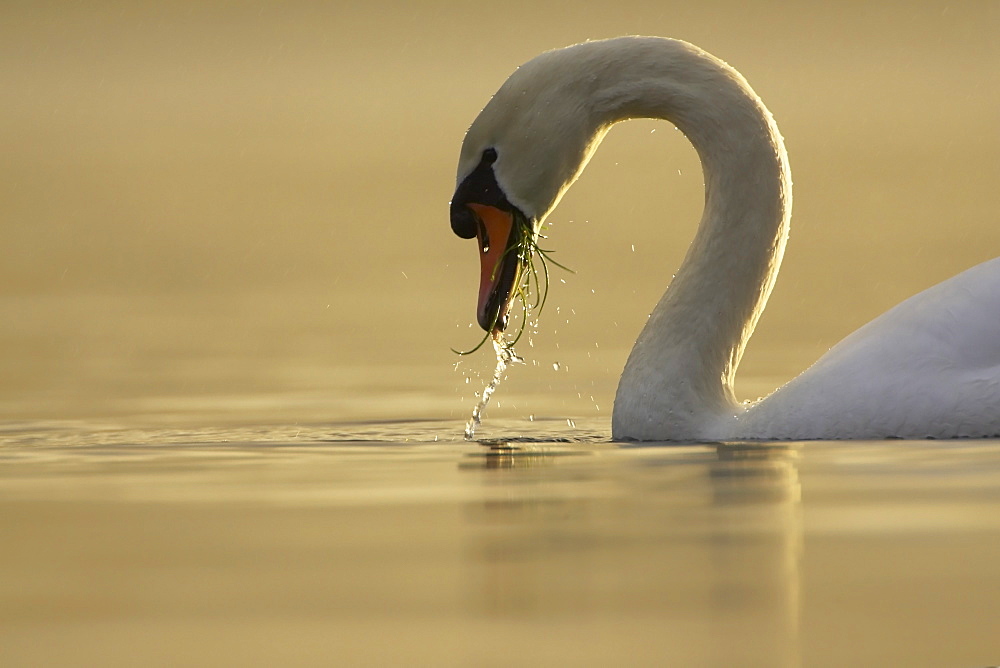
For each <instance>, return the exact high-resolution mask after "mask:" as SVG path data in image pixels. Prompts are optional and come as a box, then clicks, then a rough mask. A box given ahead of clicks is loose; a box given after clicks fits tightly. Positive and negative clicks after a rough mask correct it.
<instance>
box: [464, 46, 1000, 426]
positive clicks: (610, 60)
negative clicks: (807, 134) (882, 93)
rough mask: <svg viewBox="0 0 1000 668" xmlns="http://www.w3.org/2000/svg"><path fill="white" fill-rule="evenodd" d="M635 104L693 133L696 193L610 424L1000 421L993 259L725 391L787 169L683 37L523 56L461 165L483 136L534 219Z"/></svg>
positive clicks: (745, 103)
mask: <svg viewBox="0 0 1000 668" xmlns="http://www.w3.org/2000/svg"><path fill="white" fill-rule="evenodd" d="M637 117H649V118H663V119H666V120H669V121H671V122H672V123H674V124H675V125H676V126H677V127H678V128H679V129H680V130H681V131H682V132H684V134H685V135H686V136H687V137H688V138H689V139H690V140H691V142H692V144H693V145H694V147H695V149H696V150H697V151H698V155H699V157H700V159H701V162H702V167H703V170H704V173H705V184H706V202H705V211H704V214H703V216H702V221H701V225H700V226H699V229H698V233H697V235H696V237H695V239H694V241H693V242H692V244H691V247H690V249H689V250H688V253H687V256H686V258H685V260H684V262H683V263H682V265H681V267H680V269H679V270H678V271H677V274H676V276H675V279H674V281H673V282H672V283H671V285H670V287H669V288H668V290H667V292H666V293H665V294H664V296H663V298H661V300H660V302H659V303H658V304H657V306H656V308H655V309H654V310H653V312H652V314H651V315H650V318H649V320H648V321H647V323H646V326H645V328H644V329H643V331H642V333H641V334H640V336H639V338H638V340H637V341H636V345H635V347H634V348H633V350H632V353H631V355H630V356H629V360H628V362H627V364H626V366H625V370H624V371H623V374H622V378H621V381H620V384H619V388H618V393H617V396H616V398H615V409H614V416H613V432H614V436H615V437H616V438H634V439H640V440H729V439H787V438H793V439H811V438H884V437H937V438H949V437H962V436H968V437H975V436H996V435H1000V259H998V260H993V261H990V262H986V263H984V264H981V265H979V266H977V267H974V268H972V269H970V270H968V271H966V272H964V273H962V274H960V275H959V276H956V277H954V278H952V279H950V280H949V281H946V282H944V283H942V284H940V285H938V286H935V287H933V288H931V289H929V290H927V291H925V292H922V293H920V294H918V295H916V296H914V297H912V298H910V299H908V300H907V301H905V302H903V303H902V304H900V305H898V306H897V307H895V308H894V309H892V310H890V311H888V312H887V313H885V314H884V315H882V316H881V317H879V318H877V319H876V320H874V321H872V322H871V323H869V324H868V325H866V326H865V327H862V328H861V329H859V330H858V331H857V332H855V333H854V334H852V335H851V336H849V337H847V338H846V339H844V340H843V341H842V342H841V343H840V344H838V345H837V346H835V347H834V348H833V349H831V350H830V351H829V353H827V354H826V355H825V356H824V357H823V358H821V359H820V360H819V361H818V362H816V364H814V365H813V366H812V367H810V368H809V369H807V370H806V371H805V372H804V373H802V374H801V375H800V376H798V377H797V378H795V379H794V380H792V381H791V382H789V383H788V384H786V385H784V386H783V387H781V388H779V389H778V390H777V391H775V392H774V393H773V394H771V395H770V396H769V397H767V398H765V399H763V400H760V401H758V402H754V403H739V402H737V401H736V399H735V396H734V393H733V381H734V376H735V371H736V367H737V365H738V364H739V360H740V357H741V356H742V353H743V348H744V346H745V344H746V341H747V339H748V338H749V336H750V334H751V333H752V331H753V328H754V326H755V324H756V321H757V318H758V317H759V315H760V312H761V311H762V310H763V308H764V304H765V303H766V301H767V297H768V295H769V294H770V291H771V287H772V286H773V284H774V280H775V277H776V276H777V271H778V265H779V264H780V262H781V257H782V254H783V251H784V246H785V241H786V239H787V235H788V223H789V219H790V216H791V173H790V170H789V168H788V160H787V156H786V154H785V148H784V143H783V141H782V138H781V135H780V134H779V132H778V129H777V126H776V125H775V124H774V121H773V119H772V117H771V114H770V113H769V112H768V110H767V109H766V107H764V105H763V103H762V102H761V101H760V99H759V98H758V97H757V95H756V94H755V93H754V92H753V90H752V89H751V88H750V86H749V84H747V82H746V80H745V79H743V77H742V76H741V75H740V74H739V73H738V72H736V70H734V69H733V68H731V67H729V66H728V65H726V64H725V63H723V62H722V61H720V60H718V59H716V58H715V57H713V56H711V55H709V54H707V53H705V52H704V51H702V50H700V49H698V48H697V47H694V46H692V45H690V44H687V43H685V42H682V41H678V40H668V39H662V38H655V37H624V38H616V39H611V40H603V41H598V42H588V43H584V44H578V45H575V46H572V47H567V48H565V49H559V50H556V51H550V52H547V53H544V54H542V55H540V56H538V57H537V58H535V59H533V60H531V61H529V62H528V63H526V64H525V65H523V66H521V67H520V68H518V70H517V71H516V72H515V73H514V74H513V75H511V77H510V78H509V79H508V80H507V82H506V83H504V85H503V86H502V87H501V88H500V90H499V91H498V92H497V93H496V95H495V96H494V97H493V99H492V100H490V102H489V104H487V106H486V107H485V108H484V109H483V111H482V112H481V113H480V115H479V117H478V118H477V119H476V120H475V122H474V123H473V125H472V127H471V128H470V129H469V132H468V134H467V136H466V139H465V142H464V143H463V147H462V154H461V157H460V160H459V168H458V181H459V183H461V182H462V180H463V178H465V176H466V175H467V174H468V173H469V172H470V171H471V170H472V169H473V168H474V167H475V165H476V163H477V162H478V160H479V156H480V155H481V154H482V152H483V151H484V150H485V149H486V148H491V147H492V148H494V149H495V150H496V151H497V155H498V157H497V160H496V163H495V164H494V172H495V176H496V179H497V183H498V184H499V185H500V187H501V188H502V189H503V190H504V192H505V194H506V196H507V198H508V200H509V201H510V202H511V203H512V204H514V205H515V206H517V207H518V208H519V209H520V210H521V211H522V212H523V213H524V214H525V215H526V216H527V217H528V218H530V219H531V220H533V221H534V222H535V226H536V227H535V229H536V231H537V230H538V229H539V228H540V227H541V224H542V222H543V221H544V219H545V217H546V216H547V215H548V214H549V213H550V212H551V211H552V209H553V208H554V207H555V206H556V204H557V203H558V201H559V199H560V198H561V197H562V194H563V193H564V192H565V191H566V189H567V188H569V186H570V185H571V184H572V183H573V181H574V180H575V179H576V178H577V176H579V174H580V172H581V171H582V170H583V168H584V167H585V166H586V163H587V161H588V160H589V159H590V156H591V155H592V154H593V152H594V150H596V148H597V146H598V144H599V143H600V141H601V139H602V138H603V137H604V135H605V133H606V132H607V130H608V129H609V128H610V126H611V125H612V124H614V123H616V122H619V121H622V120H626V119H628V118H637Z"/></svg>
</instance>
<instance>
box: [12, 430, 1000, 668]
mask: <svg viewBox="0 0 1000 668" xmlns="http://www.w3.org/2000/svg"><path fill="white" fill-rule="evenodd" d="M495 427H496V428H497V429H498V430H499V431H502V432H505V433H506V434H507V435H508V436H509V438H503V439H501V438H492V439H488V440H484V442H483V443H467V442H464V441H462V440H460V436H459V430H456V429H455V425H453V424H451V423H450V422H438V421H431V422H417V423H414V422H396V423H373V422H364V423H351V424H326V425H320V424H315V425H308V426H299V427H295V428H292V427H288V426H280V427H261V426H257V427H242V428H235V429H228V430H227V429H203V430H159V431H152V430H136V429H122V428H116V427H113V426H111V425H106V426H104V427H103V428H95V429H81V428H80V426H79V425H57V424H48V425H45V424H34V425H27V424H25V425H20V426H11V427H9V428H8V429H6V431H5V433H4V435H3V440H2V441H0V533H2V535H3V536H4V549H3V550H2V551H0V592H2V596H0V620H2V623H0V646H2V647H3V656H4V664H5V665H11V666H17V665H38V664H48V665H53V664H55V665H135V664H136V663H142V664H143V665H154V666H156V665H164V666H167V665H178V664H205V663H210V664H212V665H274V664H275V663H281V664H284V665H330V664H331V663H336V664H344V663H350V664H353V665H357V664H364V665H385V664H387V663H391V664H395V665H509V664H510V663H512V662H513V663H517V664H519V665H552V664H553V663H555V664H566V663H573V664H574V665H595V666H596V665H608V664H609V663H619V662H621V661H623V660H624V661H626V662H627V663H629V664H630V665H734V664H735V665H768V666H782V665H787V666H794V665H810V666H822V665H830V666H834V665H845V664H855V663H861V664H865V665H912V666H940V665H989V664H991V663H993V662H995V657H996V655H997V651H998V649H997V643H996V637H997V635H996V630H997V629H996V620H997V619H998V616H1000V607H998V604H997V601H996V597H995V595H994V592H995V591H996V588H997V586H998V585H1000V571H998V568H997V564H998V563H1000V540H998V539H997V536H998V535H1000V533H998V532H1000V484H998V482H1000V473H998V472H1000V444H997V443H996V442H993V441H987V442H976V441H971V442H954V443H934V442H905V441H895V442H882V443H824V442H814V443H806V444H801V443H771V444H768V443H762V444H749V445H748V444H737V443H734V444H720V445H715V446H706V445H694V444H692V445H686V446H685V445H680V446H673V447H662V446H661V447H657V446H643V447H629V446H621V445H616V444H612V443H609V442H607V440H606V438H607V437H606V434H607V425H606V424H605V423H603V422H601V421H588V420H584V421H581V422H578V423H576V425H575V427H574V428H569V427H568V426H567V425H566V424H565V421H558V422H557V421H540V422H539V421H536V422H531V423H528V422H523V423H519V422H503V423H501V424H497V425H495Z"/></svg>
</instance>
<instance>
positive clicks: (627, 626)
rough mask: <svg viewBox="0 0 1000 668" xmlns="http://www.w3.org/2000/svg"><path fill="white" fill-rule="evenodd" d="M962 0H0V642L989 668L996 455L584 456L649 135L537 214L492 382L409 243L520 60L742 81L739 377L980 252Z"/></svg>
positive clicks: (982, 204) (671, 226) (994, 83)
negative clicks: (769, 137) (588, 57)
mask: <svg viewBox="0 0 1000 668" xmlns="http://www.w3.org/2000/svg"><path fill="white" fill-rule="evenodd" d="M998 31H1000V3H997V2H995V1H984V2H965V3H959V4H954V3H949V4H944V5H938V4H934V3H916V4H915V3H912V2H884V3H877V4H874V5H865V6H862V5H860V4H859V5H857V6H852V7H849V8H845V7H843V6H842V5H840V4H839V3H828V4H827V5H823V6H814V5H810V4H800V5H790V4H789V3H787V2H784V1H781V2H779V1H778V0H774V1H773V2H752V3H747V2H743V1H741V2H735V1H728V0H727V1H719V2H701V3H690V2H687V3H681V4H671V3H669V2H661V1H657V2H644V1H641V0H625V1H624V2H616V3H614V6H613V7H611V6H609V5H608V4H607V3H596V2H592V3H573V4H572V6H571V7H570V6H569V5H565V6H564V5H563V4H561V3H537V2H520V1H519V0H511V1H510V2H506V3H504V4H503V6H502V7H499V8H498V7H497V6H496V5H491V4H490V3H475V4H471V5H466V4H459V3H451V2H443V1H442V2H438V1H436V0H434V1H429V2H421V3H411V4H410V5H404V4H402V3H397V2H390V1H389V0H374V1H373V2H368V3H356V5H353V6H345V3H336V2H333V3H315V2H307V1H299V0H292V1H290V2H281V3H272V2H269V1H267V0H264V1H262V2H255V3H230V2H222V1H221V0H219V1H215V0H208V1H205V2H199V3H167V2H144V3H119V2H113V1H110V0H109V1H107V2H104V1H103V0H97V1H94V2H87V3H79V2H59V1H58V0H53V1H51V2H31V3H3V6H2V7H0V84H2V85H0V147H2V151H0V232H2V238H3V244H2V247H3V258H2V261H0V544H2V547H0V664H2V665H3V666H27V665H44V664H48V665H53V664H54V665H88V666H90V665H100V666H108V665H123V666H124V665H129V666H131V665H151V666H156V665H163V666H168V665H169V666H174V665H179V664H187V665H197V664H208V665H240V666H246V665H336V664H346V665H433V666H440V665H456V666H467V665H509V664H512V663H513V664H526V665H566V664H575V665H614V664H623V663H626V664H632V665H643V664H645V665H664V664H666V665H684V666H686V665H747V666H754V665H760V666H774V665H779V666H781V665H787V666H797V665H804V666H825V665H829V666H843V665H911V666H970V667H971V666H986V665H995V664H997V663H998V662H1000V641H998V640H997V638H1000V623H998V620H1000V606H998V604H997V597H996V595H995V592H996V591H997V590H998V584H1000V582H998V581H1000V566H998V565H997V564H1000V508H998V505H1000V444H998V443H997V442H995V441H994V442H971V441H970V442H955V443H942V442H904V441H890V442H877V443H806V444H798V443H782V444H757V445H750V446H741V445H736V444H730V445H719V446H708V445H689V446H674V447H656V446H648V447H631V446H623V445H621V444H614V443H611V442H609V434H610V429H609V425H608V420H609V416H610V411H611V404H612V400H613V396H614V391H615V386H616V383H617V378H618V375H619V373H620V371H621V368H622V366H623V364H624V361H625V358H626V355H627V354H628V351H629V348H630V346H631V343H632V341H633V340H634V339H635V336H636V335H637V334H638V332H639V330H640V328H641V327H642V325H643V323H644V321H645V318H646V315H647V314H648V313H649V311H650V309H651V308H652V306H653V304H654V303H655V302H656V300H657V298H658V297H659V295H660V294H661V293H662V291H663V289H664V288H665V287H666V284H667V283H668V281H669V280H670V276H671V274H672V273H673V272H674V271H675V270H676V267H677V265H678V263H679V262H680V260H681V258H682V257H683V254H684V252H685V250H686V248H687V245H688V243H689V241H690V239H691V237H692V235H693V232H694V225H695V223H696V221H697V219H698V216H699V214H700V209H701V206H702V202H703V192H702V188H703V182H702V177H701V173H700V170H699V165H698V161H697V157H696V156H695V154H694V151H693V150H692V149H691V147H690V146H689V145H688V144H687V143H686V141H685V140H684V138H683V137H682V136H681V135H680V133H678V132H676V131H674V130H673V128H672V127H671V126H669V125H668V124H666V123H662V122H653V121H635V122H632V123H629V124H625V125H622V126H620V127H616V128H615V129H614V130H613V131H612V132H611V134H610V135H609V137H608V138H607V140H606V141H605V142H604V144H603V145H602V147H601V149H600V151H598V153H597V154H596V156H595V158H594V160H593V161H592V162H591V163H590V165H589V167H588V169H587V172H586V173H585V174H584V175H583V177H582V178H581V179H580V181H579V183H577V184H576V186H574V188H573V190H571V191H570V192H569V193H568V194H567V196H566V198H565V199H564V200H563V202H562V203H561V205H560V207H559V209H558V210H557V211H556V212H555V214H554V215H553V216H552V217H551V218H550V222H551V223H552V229H551V234H550V239H549V240H548V241H547V242H546V243H547V245H548V247H549V248H550V249H551V250H553V251H554V252H555V253H556V254H555V255H554V257H555V258H556V259H557V260H558V261H559V262H560V263H562V264H565V265H567V266H569V267H571V268H572V269H573V270H574V272H575V273H568V272H557V273H555V274H554V275H553V280H554V282H553V287H552V291H551V293H550V294H549V301H548V305H547V307H546V312H545V313H543V314H542V316H541V319H540V324H539V327H538V330H537V332H530V333H529V334H527V335H526V338H525V340H523V341H522V343H521V344H519V345H518V353H519V354H521V355H522V356H524V358H525V362H526V363H525V364H524V365H518V366H516V367H514V368H513V369H511V370H510V372H509V377H508V378H507V380H505V381H504V383H503V384H502V385H501V387H500V389H499V391H498V392H497V394H496V395H495V396H494V398H493V402H492V403H491V405H490V408H489V411H488V413H487V418H486V421H485V423H484V425H483V427H482V429H481V430H480V431H479V433H478V435H479V436H480V437H481V438H482V439H483V440H484V443H468V442H465V441H464V440H463V439H462V430H463V428H464V425H465V422H466V420H467V419H468V418H469V414H470V412H471V410H472V407H473V405H474V404H475V402H476V393H477V392H481V391H482V388H483V385H484V384H485V382H486V379H487V378H488V376H489V374H490V372H491V371H492V368H493V360H492V359H491V355H490V354H489V353H488V352H486V351H483V352H481V353H480V354H478V355H475V356H470V357H463V358H460V357H457V356H456V355H455V354H454V353H452V352H451V349H452V348H454V349H468V348H470V347H472V346H474V345H475V343H476V342H477V341H478V340H479V334H478V332H477V330H476V328H475V327H474V325H473V324H472V323H473V321H474V309H475V300H476V288H477V280H478V278H477V277H478V262H477V258H476V250H475V244H474V243H471V242H468V241H464V240H460V239H458V238H457V237H455V236H454V235H453V234H452V233H451V230H450V227H449V224H448V216H447V210H448V201H449V198H450V197H451V194H452V190H453V188H454V176H455V174H454V170H455V162H456V160H457V155H458V150H459V146H460V143H461V140H462V137H463V134H464V132H465V130H466V128H467V127H468V125H469V123H470V122H471V121H472V119H473V118H474V117H475V115H476V114H477V113H478V111H479V109H481V108H482V106H483V105H484V104H485V102H486V101H487V100H488V98H489V96H490V95H491V94H492V93H493V92H494V91H495V90H496V88H497V87H498V86H499V85H500V84H501V83H502V82H503V80H504V79H505V78H506V77H507V75H508V74H509V73H510V72H511V71H512V70H513V69H514V68H515V67H516V66H517V65H518V64H520V63H522V62H524V61H526V60H527V59H529V58H531V57H532V56H534V55H536V54H537V53H539V52H540V51H543V50H545V49H550V48H554V47H558V46H564V45H567V44H571V43H574V42H579V41H582V40H585V39H590V38H599V37H609V36H613V35H619V34H636V33H638V34H658V35H665V36H672V37H679V38H682V39H686V40H689V41H691V42H694V43H696V44H698V45H700V46H702V47H703V48H706V49H708V50H709V51H711V52H713V53H715V54H716V55H718V56H719V57H721V58H723V59H725V60H727V61H728V62H730V63H731V64H732V65H734V66H735V67H736V68H738V69H739V70H740V71H741V72H743V74H744V75H746V77H747V78H748V80H749V81H750V82H751V84H752V85H753V86H754V88H755V89H756V90H757V92H758V93H759V94H760V95H761V96H762V98H763V99H764V100H765V102H766V103H767V105H768V106H769V108H770V109H771V111H772V112H773V113H774V115H775V118H776V119H777V121H778V124H779V126H780V128H781V129H782V132H783V134H784V136H785V138H786V141H787V144H788V150H789V154H790V161H791V166H792V171H793V175H794V180H795V204H794V209H795V210H794V215H793V221H792V233H791V241H790V244H789V247H788V251H787V253H786V259H785V264H784V265H783V268H782V273H781V275H780V276H779V279H778V283H777V286H776V289H775V292H774V294H773V296H772V298H771V301H770V304H769V306H768V310H767V312H766V313H765V314H764V316H763V318H762V320H761V323H760V327H759V329H758V333H757V334H756V335H755V336H754V338H753V340H752V341H751V342H750V346H749V348H748V352H747V356H746V358H745V360H744V364H743V366H742V367H741V369H740V375H739V378H738V391H739V393H740V396H741V397H742V398H752V397H756V396H761V395H763V394H766V393H768V392H770V391H771V390H772V389H773V388H775V387H777V386H778V385H780V384H781V383H783V382H784V381H786V380H788V379H789V378H791V377H793V376H794V375H795V374H797V373H798V372H800V371H801V370H802V369H803V368H805V367H806V366H808V365H809V364H810V363H812V362H813V361H815V360H816V359H817V358H818V357H819V356H820V355H821V354H822V353H823V352H824V351H825V350H826V349H828V348H829V347H830V346H832V345H833V344H834V343H836V342H837V341H838V340H840V339H841V338H843V337H844V336H845V335H846V334H848V333H849V332H851V331H853V330H855V329H856V328H857V327H858V326H860V325H862V324H863V323H865V322H866V321H868V320H870V319H871V318H872V317H874V316H876V315H878V314H879V313H881V312H883V311H885V310H886V309H888V308H889V307H891V306H892V305H894V304H896V303H898V302H899V301H901V300H902V299H904V298H906V297H907V296H909V295H911V294H913V293H915V292H917V291H919V290H921V289H923V288H926V287H928V286H930V285H933V284H935V283H937V282H940V281H941V280H944V279H946V278H948V277H950V276H952V275H954V274H956V273H958V272H959V271H961V270H963V269H965V268H967V267H969V266H972V265H974V264H976V263H978V262H981V261H984V260H987V259H990V258H993V257H995V256H997V255H1000V224H998V222H1000V221H998V213H997V212H998V211H1000V194H998V190H997V187H996V186H997V183H998V182H1000V159H998V156H1000V126H998V125H997V122H996V121H997V118H998V117H1000V41H998V40H997V38H996V35H997V34H998Z"/></svg>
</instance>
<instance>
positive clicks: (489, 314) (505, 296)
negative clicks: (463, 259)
mask: <svg viewBox="0 0 1000 668" xmlns="http://www.w3.org/2000/svg"><path fill="white" fill-rule="evenodd" d="M466 206H468V207H469V209H471V210H472V212H473V213H474V214H475V215H476V222H477V225H476V237H477V238H478V239H479V262H480V265H481V266H480V269H481V273H480V278H479V306H478V308H477V309H476V319H477V320H478V321H479V326H480V327H482V328H483V329H484V330H486V331H487V332H496V331H503V329H504V328H505V327H506V326H507V311H508V310H509V309H510V302H511V297H512V291H513V290H514V286H515V285H517V281H518V279H519V278H520V276H521V263H520V261H519V257H518V249H517V245H518V243H517V242H518V235H519V234H520V230H519V229H518V228H517V226H516V225H515V224H514V216H513V214H511V213H509V212H507V211H503V210H501V209H498V208H496V207H493V206H488V205H486V204H476V203H472V202H470V203H468V204H466Z"/></svg>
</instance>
